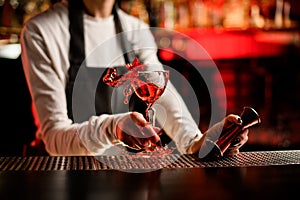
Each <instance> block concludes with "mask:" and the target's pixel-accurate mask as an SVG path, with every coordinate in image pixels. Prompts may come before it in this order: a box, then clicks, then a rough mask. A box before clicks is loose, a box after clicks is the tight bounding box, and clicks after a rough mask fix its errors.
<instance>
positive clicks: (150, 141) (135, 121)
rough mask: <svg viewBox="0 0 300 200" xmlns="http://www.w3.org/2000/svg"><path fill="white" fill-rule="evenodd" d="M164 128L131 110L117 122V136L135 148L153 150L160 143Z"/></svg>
mask: <svg viewBox="0 0 300 200" xmlns="http://www.w3.org/2000/svg"><path fill="white" fill-rule="evenodd" d="M161 132H162V130H161V129H160V128H158V127H153V126H151V124H150V123H149V122H147V121H146V119H145V118H144V116H143V115H142V114H140V113H138V112H131V113H128V115H125V117H123V118H122V119H120V120H119V121H118V122H117V128H116V136H117V138H118V139H119V140H120V141H122V142H123V143H124V144H125V145H126V146H128V147H129V148H132V149H135V150H146V151H153V150H154V149H155V148H156V147H159V145H160V137H159V135H160V134H161Z"/></svg>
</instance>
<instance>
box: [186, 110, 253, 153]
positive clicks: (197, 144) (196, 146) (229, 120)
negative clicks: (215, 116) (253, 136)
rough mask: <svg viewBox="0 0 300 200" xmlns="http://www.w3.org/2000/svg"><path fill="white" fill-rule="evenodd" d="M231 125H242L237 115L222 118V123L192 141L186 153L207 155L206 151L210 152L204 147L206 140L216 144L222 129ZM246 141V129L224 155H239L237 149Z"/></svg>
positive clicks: (209, 148)
mask: <svg viewBox="0 0 300 200" xmlns="http://www.w3.org/2000/svg"><path fill="white" fill-rule="evenodd" d="M233 124H240V125H241V124H242V120H241V118H240V117H239V116H238V115H234V114H230V115H228V116H226V117H225V118H224V120H223V121H222V122H220V123H219V124H217V125H215V126H214V127H212V128H211V129H209V130H208V131H206V132H205V133H204V134H203V135H202V136H201V137H199V138H197V139H196V140H194V142H193V143H192V144H191V146H190V147H189V149H188V151H187V153H192V154H199V151H200V150H201V151H203V153H202V155H203V156H206V155H208V153H209V152H208V151H210V150H212V148H211V146H210V147H205V146H204V145H206V143H205V141H206V140H207V139H208V140H210V141H213V142H216V141H217V139H218V138H219V136H220V132H221V130H222V129H226V128H229V127H230V126H232V125H233ZM247 141H248V129H245V130H243V131H242V132H241V133H240V134H239V135H238V136H237V138H235V140H234V141H233V142H232V144H231V145H230V147H229V148H228V149H227V150H226V151H225V152H224V155H227V156H233V155H236V154H238V153H239V149H240V148H241V147H242V146H243V145H244V144H245V143H246V142H247Z"/></svg>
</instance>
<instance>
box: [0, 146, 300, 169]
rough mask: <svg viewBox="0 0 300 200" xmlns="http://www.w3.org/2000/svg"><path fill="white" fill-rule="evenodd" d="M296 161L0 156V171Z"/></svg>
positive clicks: (250, 156)
mask: <svg viewBox="0 0 300 200" xmlns="http://www.w3.org/2000/svg"><path fill="white" fill-rule="evenodd" d="M293 164H300V150H292V151H261V152H241V153H240V154H238V155H237V156H234V157H224V158H221V159H218V160H199V159H197V157H195V156H193V155H180V154H171V155H168V156H164V157H128V156H97V157H93V156H75V157H74V156H60V157H55V156H53V157H52V156H41V157H0V171H53V170H109V169H115V170H130V169H161V168H194V167H203V168H204V167H251V166H270V165H293Z"/></svg>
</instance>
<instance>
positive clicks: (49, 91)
mask: <svg viewBox="0 0 300 200" xmlns="http://www.w3.org/2000/svg"><path fill="white" fill-rule="evenodd" d="M47 34H49V33H43V29H39V26H36V25H35V24H33V23H32V24H28V25H27V26H25V27H24V28H23V30H22V33H21V47H22V54H21V58H22V64H23V68H24V73H25V77H26V80H27V84H28V88H29V91H30V93H31V97H32V102H33V108H34V111H35V112H36V114H35V116H36V117H37V121H38V130H37V137H39V138H40V139H42V140H43V141H44V143H45V147H46V150H47V152H48V153H49V154H50V155H95V154H101V153H102V152H103V151H104V150H105V149H107V148H109V147H111V146H112V145H114V144H117V143H118V142H119V141H118V140H117V139H116V137H115V136H114V129H113V128H114V126H115V123H116V121H117V120H118V119H119V118H120V117H122V115H103V116H101V117H96V116H92V117H91V118H90V119H89V120H88V121H86V122H83V123H81V124H76V123H74V124H73V123H72V121H71V120H70V119H69V118H68V115H67V107H66V96H65V83H64V81H63V78H61V77H60V76H59V74H63V73H62V72H61V71H59V70H57V69H56V68H55V67H54V66H53V59H58V58H53V57H52V56H53V55H51V52H50V50H51V44H47V42H49V40H48V39H47V38H45V37H46V36H45V35H47ZM56 48H57V47H56ZM53 51H54V50H53ZM61 70H62V69H61Z"/></svg>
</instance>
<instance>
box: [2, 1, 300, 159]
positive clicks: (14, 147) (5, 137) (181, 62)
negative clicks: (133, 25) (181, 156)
mask: <svg viewBox="0 0 300 200" xmlns="http://www.w3.org/2000/svg"><path fill="white" fill-rule="evenodd" d="M56 1H57V0H52V1H51V0H0V15H1V20H0V65H1V75H2V76H1V92H2V95H1V107H2V111H4V112H1V113H2V117H1V119H2V120H1V131H0V134H1V137H0V141H1V142H0V155H21V154H22V151H23V147H24V145H25V144H28V143H30V141H31V140H32V139H33V138H34V133H35V131H36V126H35V124H34V118H33V116H32V113H31V99H30V95H29V92H28V88H27V84H26V80H25V77H24V73H23V69H22V63H21V60H20V53H21V48H20V45H19V34H20V30H21V28H22V26H23V25H24V23H26V21H27V20H28V19H30V18H31V17H33V16H34V15H36V14H38V13H40V12H42V11H44V10H46V9H47V8H49V6H51V5H52V4H54V3H55V2H56ZM119 3H120V6H121V8H122V9H123V10H124V11H126V12H128V13H129V14H131V15H134V16H136V17H138V18H140V19H142V20H143V21H144V22H146V23H148V24H149V25H150V26H151V27H159V28H167V29H170V30H174V32H177V33H178V34H167V33H163V34H161V33H159V32H158V33H154V34H155V38H156V40H157V44H158V47H159V51H158V56H159V59H160V60H161V62H162V63H163V64H165V65H168V66H171V67H173V68H174V69H176V70H177V71H178V72H180V73H181V74H182V75H183V76H184V77H185V78H186V79H187V80H188V81H189V82H190V84H191V86H192V88H193V90H194V91H196V95H197V98H198V101H199V108H196V109H195V108H190V109H191V112H192V114H193V115H197V114H198V113H199V112H200V120H199V128H200V129H201V130H202V131H205V130H206V129H207V128H208V125H209V120H210V117H211V110H210V106H211V101H212V100H216V101H217V102H218V106H220V108H226V109H227V112H228V113H236V114H239V113H241V111H242V109H243V107H244V106H251V107H253V108H254V109H255V110H256V111H257V112H258V113H259V115H260V117H261V120H262V124H261V125H259V126H255V127H253V128H252V129H251V130H250V132H249V141H248V143H247V144H246V145H245V146H243V147H242V149H241V151H261V150H288V149H299V148H300V132H299V130H300V103H299V102H300V93H299V91H300V90H299V89H300V69H299V66H300V1H298V0H145V1H142V0H121V1H119ZM174 32H173V33H174ZM183 36H184V37H183ZM192 41H197V42H198V43H199V44H200V45H201V46H203V48H204V49H205V50H206V51H207V52H208V54H209V55H210V57H211V58H212V59H213V61H214V64H215V65H216V66H217V70H218V71H217V70H216V68H215V67H214V66H212V62H208V61H207V60H206V58H204V57H203V56H202V54H201V53H199V52H197V51H195V49H194V47H193V42H192ZM176 52H180V55H178V54H177V53H176ZM198 69H201V71H204V72H205V74H206V75H207V76H209V80H211V84H209V87H212V91H213V93H212V94H209V93H208V91H207V85H206V84H207V83H205V82H204V81H203V80H202V78H201V75H199V73H197V71H198ZM218 73H220V74H221V77H222V78H221V79H220V78H219V77H218V76H217V75H218ZM221 82H222V83H224V85H225V90H226V97H227V101H226V102H222V101H218V98H220V96H222V95H224V94H222V91H220V90H219V84H220V83H221ZM176 85H177V86H178V90H179V91H180V92H181V93H182V94H183V96H184V98H185V99H186V101H188V99H189V96H188V91H187V90H189V89H188V88H187V87H186V84H185V83H184V82H183V83H180V82H177V83H176ZM184 94H187V95H184Z"/></svg>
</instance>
